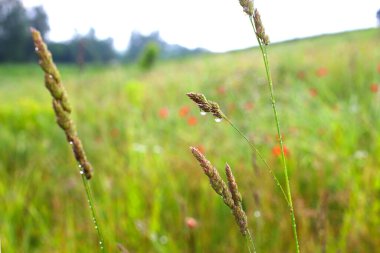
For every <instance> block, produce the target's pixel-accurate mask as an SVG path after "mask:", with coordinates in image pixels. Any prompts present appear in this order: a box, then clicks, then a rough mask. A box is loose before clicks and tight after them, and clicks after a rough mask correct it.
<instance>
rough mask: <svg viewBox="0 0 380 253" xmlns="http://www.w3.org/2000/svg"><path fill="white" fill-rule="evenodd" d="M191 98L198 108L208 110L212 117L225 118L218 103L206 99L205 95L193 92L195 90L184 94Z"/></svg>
mask: <svg viewBox="0 0 380 253" xmlns="http://www.w3.org/2000/svg"><path fill="white" fill-rule="evenodd" d="M186 95H187V96H188V97H189V98H190V99H191V100H193V101H194V103H196V104H197V105H198V107H199V109H200V110H202V111H204V112H210V113H212V115H214V117H216V118H218V119H223V118H225V115H224V114H223V112H222V110H221V109H220V106H219V105H218V103H216V102H214V101H210V100H207V98H206V97H205V95H203V94H201V93H195V92H189V93H187V94H186Z"/></svg>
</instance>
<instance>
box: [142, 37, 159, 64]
mask: <svg viewBox="0 0 380 253" xmlns="http://www.w3.org/2000/svg"><path fill="white" fill-rule="evenodd" d="M159 54H160V48H159V46H158V44H157V43H155V42H150V43H148V44H147V45H146V46H145V48H144V50H143V51H142V53H141V56H140V61H139V65H140V67H141V69H143V70H148V69H151V68H152V67H153V65H154V64H155V63H156V61H157V59H158V56H159Z"/></svg>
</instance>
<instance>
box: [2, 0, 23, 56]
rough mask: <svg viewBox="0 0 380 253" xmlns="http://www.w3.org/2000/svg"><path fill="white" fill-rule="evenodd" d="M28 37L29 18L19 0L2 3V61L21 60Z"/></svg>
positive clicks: (6, 0) (4, 0) (5, 0)
mask: <svg viewBox="0 0 380 253" xmlns="http://www.w3.org/2000/svg"><path fill="white" fill-rule="evenodd" d="M27 39H28V20H27V16H26V12H25V9H24V7H23V5H22V3H21V1H19V0H3V1H2V3H1V5H0V61H21V60H23V58H24V52H25V46H26V44H27Z"/></svg>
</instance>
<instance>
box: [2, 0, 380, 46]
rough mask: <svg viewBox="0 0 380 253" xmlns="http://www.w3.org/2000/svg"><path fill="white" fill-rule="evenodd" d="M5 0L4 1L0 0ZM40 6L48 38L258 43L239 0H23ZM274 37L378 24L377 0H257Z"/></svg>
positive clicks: (122, 43) (122, 42)
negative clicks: (155, 35) (155, 36)
mask: <svg viewBox="0 0 380 253" xmlns="http://www.w3.org/2000/svg"><path fill="white" fill-rule="evenodd" d="M0 2H1V0H0ZM22 2H23V4H24V6H25V7H32V6H36V5H42V6H43V7H44V9H45V11H46V12H47V14H48V17H49V25H50V32H49V34H48V38H49V39H50V40H53V41H62V40H69V39H70V38H72V37H73V35H74V34H75V33H81V34H86V33H87V32H88V31H89V29H90V28H91V27H93V28H94V29H95V31H96V36H97V37H98V38H102V39H103V38H108V37H112V38H113V39H114V46H115V48H116V49H117V50H119V51H122V50H125V49H126V48H127V46H128V42H129V38H130V34H131V32H132V31H139V32H141V33H143V34H149V33H151V32H153V31H159V32H160V36H161V38H162V39H164V40H165V41H166V42H168V43H172V44H179V45H182V46H185V47H188V48H196V47H202V48H206V49H209V50H211V51H214V52H224V51H230V50H236V49H241V48H246V47H251V46H255V45H256V43H255V38H254V36H253V33H252V30H251V29H252V28H251V27H250V23H249V20H248V17H247V16H246V15H245V14H244V13H243V11H242V8H241V7H240V5H239V1H238V0H187V1H185V0H159V1H158V0H144V1H142V0H124V1H120V0H106V1H105V0H102V1H100V0H64V1H62V0H22ZM254 4H255V7H256V8H257V9H258V10H259V11H260V13H261V17H262V20H263V24H264V26H265V30H266V33H267V34H268V35H269V37H270V40H271V41H272V42H278V41H283V40H289V39H294V38H303V37H309V36H314V35H319V34H326V33H336V32H342V31H349V30H356V29H364V28H371V27H376V26H377V20H376V12H377V10H379V9H380V1H376V0H360V1H358V0H286V1H284V0H256V1H255V2H254Z"/></svg>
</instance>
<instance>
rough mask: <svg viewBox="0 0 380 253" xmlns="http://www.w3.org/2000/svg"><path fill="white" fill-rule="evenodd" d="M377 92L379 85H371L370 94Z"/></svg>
mask: <svg viewBox="0 0 380 253" xmlns="http://www.w3.org/2000/svg"><path fill="white" fill-rule="evenodd" d="M378 91H379V85H378V84H377V83H373V84H371V92H372V93H377V92H378Z"/></svg>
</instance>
